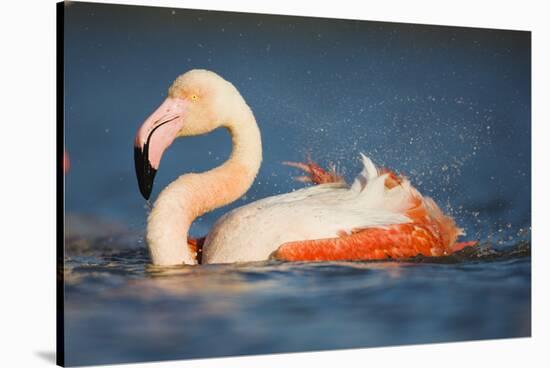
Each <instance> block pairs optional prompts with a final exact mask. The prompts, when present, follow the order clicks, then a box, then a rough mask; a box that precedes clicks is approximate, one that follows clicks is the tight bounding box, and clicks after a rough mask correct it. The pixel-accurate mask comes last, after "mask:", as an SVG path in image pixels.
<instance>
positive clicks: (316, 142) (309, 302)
mask: <svg viewBox="0 0 550 368" xmlns="http://www.w3.org/2000/svg"><path fill="white" fill-rule="evenodd" d="M65 11H66V18H65V45H64V46H65V60H64V61H65V114H66V119H65V147H66V149H67V151H68V152H69V154H70V158H71V170H70V172H69V173H68V175H67V176H66V191H65V194H66V202H65V208H66V213H67V217H66V235H65V240H66V257H65V259H66V263H65V272H64V274H65V281H66V294H65V297H66V299H65V333H66V341H65V353H66V358H67V363H68V364H70V365H77V364H79V365H80V364H95V363H114V362H133V361H144V360H163V359H183V358H192V357H212V356H222V355H238V354H260V353H271V352H290V351H303V350H320V349H336V348H350V347H368V346H386V345H398V344H412V343H429V342H445V341H458V340H469V339H488V338H504V337H518V336H530V334H531V327H530V326H531V313H530V308H531V292H530V290H531V261H530V223H531V203H530V198H531V171H530V167H531V155H530V137H531V94H530V88H531V81H530V74H531V69H530V62H531V59H530V54H531V46H530V34H529V33H527V32H517V31H496V30H481V29H467V28H452V27H436V26H418V25H407V24H393V23H379V22H358V21H338V20H323V19H315V18H298V17H290V18H289V17H278V16H262V15H253V14H252V15H250V14H249V15H246V14H234V13H217V12H203V11H188V10H182V9H168V8H146V7H127V6H114V5H104V4H86V3H75V2H71V3H70V5H68V6H66V8H65ZM193 68H206V69H211V70H213V71H216V72H217V73H219V74H221V75H222V76H223V77H225V78H226V79H227V80H229V81H231V82H233V83H234V84H235V86H236V87H237V88H238V89H239V91H240V92H241V94H242V95H243V97H244V98H245V99H246V100H247V102H248V104H249V105H250V106H251V108H252V110H253V111H254V114H255V116H256V118H257V120H258V124H259V126H260V129H261V131H262V137H263V141H264V142H263V145H264V160H263V164H262V168H261V171H260V173H259V175H258V178H257V180H256V181H255V183H254V185H253V187H252V188H251V190H250V191H249V192H248V193H247V195H246V196H245V197H243V198H242V199H240V200H239V201H237V202H236V203H234V204H232V205H231V206H228V207H225V208H222V209H219V210H216V211H214V212H213V213H210V214H208V215H206V216H204V217H203V218H201V219H200V220H199V221H197V223H195V224H194V225H193V227H192V229H191V233H192V235H193V236H201V235H204V234H205V233H207V231H208V229H209V228H210V227H211V226H212V224H213V222H214V221H215V220H216V219H217V218H218V217H219V216H220V215H221V214H223V213H225V212H226V211H227V210H228V209H229V208H233V207H235V206H240V205H242V204H244V203H248V202H250V201H252V200H255V199H259V198H263V197H265V196H269V195H274V194H277V193H283V192H288V191H290V190H292V189H295V188H299V187H301V186H302V185H303V184H301V183H297V182H295V181H293V180H292V176H293V175H296V174H297V173H296V172H295V171H293V170H292V169H290V168H288V167H285V166H282V165H281V161H284V160H303V159H304V157H305V156H306V154H308V153H311V156H312V157H313V158H314V159H315V160H316V161H318V162H319V163H320V164H322V165H325V166H326V165H328V164H329V163H335V164H336V165H337V167H338V168H339V169H340V171H342V172H343V173H344V176H345V177H346V178H347V179H348V180H351V179H352V178H353V176H354V175H355V174H356V173H357V172H358V171H359V170H360V162H359V161H358V160H357V157H358V154H359V152H364V153H365V154H367V155H369V156H371V157H372V159H373V160H374V161H375V162H376V163H377V164H380V165H384V166H387V167H390V168H393V169H395V170H397V171H399V172H403V173H405V174H406V175H408V176H409V178H410V179H411V181H412V182H413V184H414V185H415V186H417V187H418V188H419V190H420V191H421V192H423V193H425V194H428V195H430V196H432V197H433V198H434V199H435V200H436V201H437V202H438V203H439V204H440V205H441V206H442V208H444V209H445V210H446V211H447V212H449V213H451V214H453V215H454V216H455V218H456V220H457V222H458V223H459V225H460V226H462V227H464V228H465V230H466V233H467V239H477V240H480V241H481V244H482V245H481V247H480V249H479V250H476V251H473V252H472V251H470V252H465V253H463V254H461V255H460V256H457V257H452V258H449V259H442V260H438V261H435V260H429V259H415V260H411V261H408V262H399V263H394V262H382V263H380V262H375V263H325V264H286V263H276V262H267V263H255V264H239V265H208V266H200V267H184V266H182V267H176V268H170V269H156V268H153V267H151V266H149V265H148V256H147V253H146V250H145V244H144V241H143V232H144V228H145V219H146V216H147V210H148V205H147V204H146V203H145V202H144V201H143V199H142V198H141V196H140V194H139V190H138V187H137V181H136V178H135V174H134V165H133V150H132V144H133V137H134V134H135V131H136V129H137V128H138V127H139V125H140V124H141V122H142V121H143V120H144V119H145V118H146V117H147V116H148V114H150V113H151V112H152V111H153V110H154V108H155V107H156V106H157V105H158V104H159V103H160V102H161V101H162V100H163V99H164V97H165V96H166V91H167V88H168V86H169V84H170V83H171V82H172V80H173V79H174V78H175V77H176V76H177V75H179V74H181V73H183V72H185V71H187V70H189V69H193ZM230 143H231V142H230V139H229V136H228V134H227V133H226V132H224V131H216V132H214V133H212V134H210V135H208V136H203V137H194V138H186V139H181V140H178V141H176V142H175V143H174V144H173V146H172V147H171V148H170V149H168V150H167V152H166V153H165V155H164V157H163V161H162V164H161V167H160V170H159V172H158V174H157V178H156V182H155V189H154V191H153V195H152V197H153V198H155V197H156V195H157V194H158V192H159V190H160V189H161V188H163V187H164V186H166V185H167V184H168V183H169V182H170V181H172V180H174V179H175V178H176V177H177V176H179V175H181V174H183V173H186V172H191V171H193V172H200V171H203V170H207V169H210V168H212V167H214V166H216V165H219V164H220V163H221V162H222V161H223V160H225V159H226V158H227V156H228V155H229V152H230V149H231V147H230Z"/></svg>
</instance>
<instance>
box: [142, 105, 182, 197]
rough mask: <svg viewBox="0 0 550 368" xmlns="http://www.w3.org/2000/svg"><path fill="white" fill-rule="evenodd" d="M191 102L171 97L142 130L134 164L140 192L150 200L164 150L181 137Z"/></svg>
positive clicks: (149, 118)
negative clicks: (185, 116) (178, 136)
mask: <svg viewBox="0 0 550 368" xmlns="http://www.w3.org/2000/svg"><path fill="white" fill-rule="evenodd" d="M186 105H187V101H186V100H183V99H179V98H173V97H168V98H167V99H166V100H164V102H163V103H162V104H161V105H160V106H159V107H158V108H157V109H156V110H155V112H153V113H152V114H151V116H149V117H148V118H147V119H146V120H145V122H144V123H143V124H142V125H141V127H140V128H139V129H138V131H137V134H136V138H135V141H134V163H135V167H136V176H137V180H138V184H139V191H140V192H141V194H142V195H143V197H144V198H145V199H149V197H150V196H151V191H152V190H153V182H154V179H155V174H156V173H157V170H158V167H159V164H160V159H161V157H162V154H163V153H164V150H166V148H168V146H170V145H171V144H172V142H173V141H174V139H175V138H176V137H177V135H178V132H179V131H180V130H181V128H182V126H183V121H184V115H185V110H186Z"/></svg>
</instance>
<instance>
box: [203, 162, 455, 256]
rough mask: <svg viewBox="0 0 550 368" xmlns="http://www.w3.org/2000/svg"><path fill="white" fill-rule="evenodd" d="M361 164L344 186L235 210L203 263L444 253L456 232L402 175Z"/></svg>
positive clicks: (214, 235) (216, 232)
mask: <svg viewBox="0 0 550 368" xmlns="http://www.w3.org/2000/svg"><path fill="white" fill-rule="evenodd" d="M362 159H363V165H364V169H363V171H362V172H361V174H360V175H359V176H358V177H357V178H356V179H355V182H354V183H353V185H351V186H347V185H345V183H341V182H338V183H329V184H321V185H318V186H314V187H309V188H305V189H301V190H298V191H295V192H292V193H288V194H282V195H278V196H274V197H269V198H265V199H262V200H259V201H256V202H253V203H250V204H248V205H246V206H243V207H240V208H238V209H235V210H233V211H231V212H229V213H228V214H226V215H225V216H223V217H222V218H221V219H220V220H219V221H218V222H217V223H216V224H215V225H214V227H213V229H212V231H211V232H210V233H209V235H208V237H207V238H206V240H205V243H204V248H203V258H202V260H203V262H204V263H227V262H243V261H258V260H264V259H267V258H269V256H270V255H272V256H274V257H275V258H278V259H284V260H289V261H323V260H369V259H384V258H405V257H412V256H415V255H417V254H423V255H426V256H439V255H444V254H449V253H451V252H452V251H453V250H452V246H453V245H454V243H455V240H456V238H457V236H458V235H459V234H460V233H461V229H459V228H458V227H456V225H455V224H454V221H453V220H452V219H451V218H450V217H447V216H445V215H443V213H442V212H441V210H440V209H439V208H438V207H437V205H436V204H435V203H434V202H433V201H432V200H431V199H429V198H424V197H422V196H421V195H420V193H419V192H418V191H417V190H416V189H415V188H413V187H412V186H411V185H410V182H409V181H408V180H406V179H403V178H400V177H399V176H397V175H395V174H394V173H392V172H389V171H387V170H384V169H377V168H376V167H375V166H374V164H373V163H372V162H371V160H370V159H369V158H367V157H366V156H362Z"/></svg>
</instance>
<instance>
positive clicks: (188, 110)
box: [134, 70, 244, 199]
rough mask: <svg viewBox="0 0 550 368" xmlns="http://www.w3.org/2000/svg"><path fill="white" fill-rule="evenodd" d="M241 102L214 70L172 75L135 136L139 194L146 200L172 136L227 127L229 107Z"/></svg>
mask: <svg viewBox="0 0 550 368" xmlns="http://www.w3.org/2000/svg"><path fill="white" fill-rule="evenodd" d="M236 99H240V100H236ZM243 101H244V100H243V99H242V97H241V96H240V94H239V93H238V92H237V90H236V89H235V87H234V86H233V85H232V84H231V83H229V82H227V81H226V80H224V79H223V78H222V77H220V76H219V75H217V74H216V73H214V72H210V71H207V70H191V71H189V72H187V73H185V74H182V75H180V76H179V77H178V78H176V80H175V81H174V82H173V83H172V85H171V86H170V88H169V90H168V97H167V98H166V99H165V100H164V101H163V102H162V103H161V105H160V106H159V107H158V108H157V109H156V110H155V111H154V112H153V113H152V114H151V115H150V116H149V117H148V118H147V119H146V120H145V121H144V122H143V124H142V125H141V127H140V128H139V129H138V131H137V134H136V137H135V141H134V161H135V168H136V175H137V179H138V184H139V189H140V192H141V194H142V195H143V197H144V198H145V199H149V197H150V195H151V191H152V190H153V181H154V178H155V174H156V172H157V170H158V167H159V165H160V160H161V157H162V154H163V153H164V151H165V150H166V148H168V146H170V145H171V144H172V142H173V141H174V139H176V138H177V137H185V136H193V135H201V134H206V133H209V132H211V131H213V130H214V129H216V128H218V127H220V126H229V125H230V124H232V122H233V120H234V119H232V114H231V110H232V106H234V105H236V104H238V103H239V102H243Z"/></svg>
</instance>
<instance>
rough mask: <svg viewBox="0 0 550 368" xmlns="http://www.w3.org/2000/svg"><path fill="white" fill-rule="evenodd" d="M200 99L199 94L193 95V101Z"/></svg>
mask: <svg viewBox="0 0 550 368" xmlns="http://www.w3.org/2000/svg"><path fill="white" fill-rule="evenodd" d="M198 99H199V96H197V95H191V101H193V102H196V101H197V100H198Z"/></svg>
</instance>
